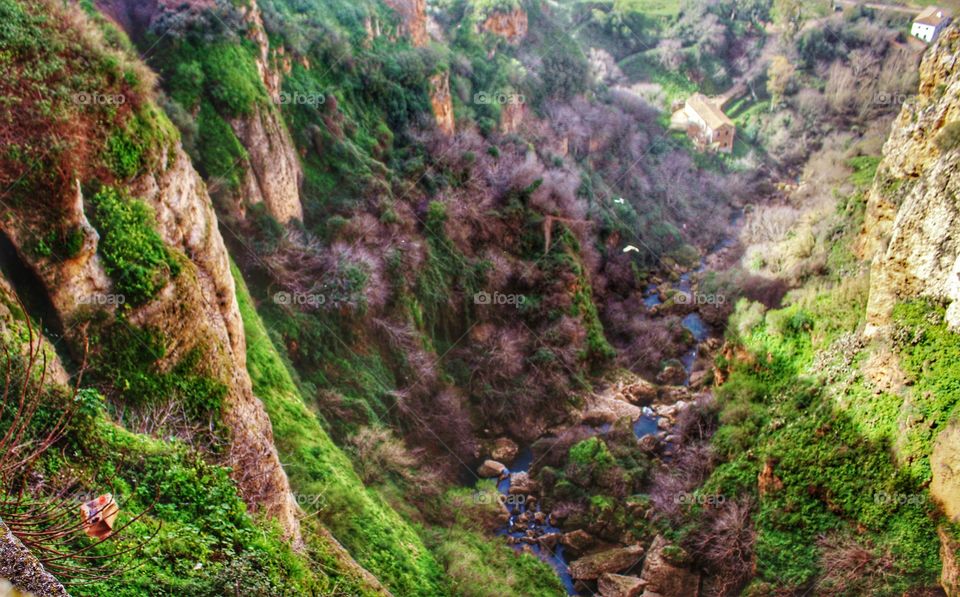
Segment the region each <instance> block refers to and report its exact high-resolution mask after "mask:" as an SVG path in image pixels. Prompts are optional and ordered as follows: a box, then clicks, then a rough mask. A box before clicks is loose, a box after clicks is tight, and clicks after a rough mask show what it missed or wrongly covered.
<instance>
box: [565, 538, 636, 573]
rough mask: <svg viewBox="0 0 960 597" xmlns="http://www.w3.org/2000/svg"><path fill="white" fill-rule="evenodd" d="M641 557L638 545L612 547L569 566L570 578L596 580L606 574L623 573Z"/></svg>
mask: <svg viewBox="0 0 960 597" xmlns="http://www.w3.org/2000/svg"><path fill="white" fill-rule="evenodd" d="M642 557H643V548H642V547H640V546H639V545H631V546H629V547H614V548H612V549H607V550H604V551H601V552H597V553H594V554H590V555H588V556H584V557H582V558H580V559H578V560H575V561H574V562H572V563H571V564H570V576H572V577H573V578H574V579H576V580H596V579H598V578H600V576H602V575H603V574H605V573H608V572H623V571H625V570H628V569H629V568H632V567H633V566H636V565H637V564H638V563H639V562H640V558H642Z"/></svg>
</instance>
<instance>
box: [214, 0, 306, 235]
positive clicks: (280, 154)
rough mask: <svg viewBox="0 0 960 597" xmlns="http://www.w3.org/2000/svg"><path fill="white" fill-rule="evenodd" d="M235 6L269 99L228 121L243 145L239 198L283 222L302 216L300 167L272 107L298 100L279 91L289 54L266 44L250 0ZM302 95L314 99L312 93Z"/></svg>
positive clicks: (281, 122) (261, 23)
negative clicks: (244, 154) (253, 46)
mask: <svg viewBox="0 0 960 597" xmlns="http://www.w3.org/2000/svg"><path fill="white" fill-rule="evenodd" d="M240 10H241V12H242V14H243V19H244V22H245V23H246V25H247V38H248V39H250V40H251V41H252V42H253V43H254V44H256V46H257V50H258V52H257V57H256V61H255V62H256V65H257V72H258V73H259V75H260V80H261V81H262V82H263V86H264V88H265V89H266V90H267V94H268V95H269V97H270V100H271V102H272V103H271V104H269V105H265V106H255V107H254V110H253V112H252V113H251V114H249V115H246V116H242V117H237V118H232V119H231V120H230V126H231V128H233V133H234V134H235V135H236V136H237V139H239V141H240V143H241V144H242V145H243V147H244V148H245V149H246V150H247V167H246V168H245V172H244V179H243V188H242V199H243V200H244V201H246V202H247V203H250V204H256V203H263V204H264V205H265V206H266V208H267V211H268V212H269V213H270V215H272V216H273V217H274V218H276V219H277V221H279V222H281V223H283V224H286V223H288V222H290V221H291V220H294V219H296V220H303V205H302V202H301V201H300V184H301V182H303V171H302V169H301V167H300V159H299V157H298V155H297V151H296V146H295V145H294V143H293V139H292V138H291V136H290V132H289V131H288V130H287V126H286V124H284V122H283V119H282V118H281V116H280V112H279V110H278V109H277V106H278V105H280V104H282V103H286V102H288V101H298V100H299V99H300V98H292V99H291V98H290V97H289V96H286V95H284V94H283V93H282V92H281V90H280V86H281V83H282V72H281V71H283V70H286V69H288V68H289V57H287V56H286V55H285V53H284V52H283V48H277V49H276V50H275V51H274V50H272V49H271V47H270V40H269V38H268V37H267V33H266V30H265V29H264V26H263V17H262V16H261V14H260V9H259V7H258V6H257V3H256V2H255V1H253V0H251V2H250V4H249V5H248V6H244V7H242V8H241V9H240ZM285 64H286V65H287V66H286V68H285V67H284V65H285ZM303 99H304V100H309V101H314V102H317V101H319V99H318V98H312V97H311V98H303Z"/></svg>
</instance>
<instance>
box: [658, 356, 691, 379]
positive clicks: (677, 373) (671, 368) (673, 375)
mask: <svg viewBox="0 0 960 597" xmlns="http://www.w3.org/2000/svg"><path fill="white" fill-rule="evenodd" d="M686 379H687V370H686V369H684V367H683V364H682V363H681V362H680V361H676V360H673V361H670V362H669V363H667V365H666V366H665V367H664V368H663V369H661V370H660V373H658V374H657V381H658V382H660V383H662V384H669V385H679V384H682V383H683V382H684V380H686Z"/></svg>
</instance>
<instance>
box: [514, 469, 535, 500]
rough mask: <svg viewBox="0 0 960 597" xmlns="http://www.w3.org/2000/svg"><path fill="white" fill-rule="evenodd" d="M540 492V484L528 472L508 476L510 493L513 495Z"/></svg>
mask: <svg viewBox="0 0 960 597" xmlns="http://www.w3.org/2000/svg"><path fill="white" fill-rule="evenodd" d="M539 491H540V484H539V483H537V481H536V480H535V479H534V478H532V477H531V476H530V473H528V472H525V471H524V472H520V473H513V474H512V475H510V493H511V494H513V495H519V494H531V493H537V492H539Z"/></svg>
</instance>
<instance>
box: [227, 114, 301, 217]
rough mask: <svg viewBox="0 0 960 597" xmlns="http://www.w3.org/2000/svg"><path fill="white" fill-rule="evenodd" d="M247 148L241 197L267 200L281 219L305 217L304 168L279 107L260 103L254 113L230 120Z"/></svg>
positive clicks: (265, 202)
mask: <svg viewBox="0 0 960 597" xmlns="http://www.w3.org/2000/svg"><path fill="white" fill-rule="evenodd" d="M230 126H231V128H233V133H234V134H235V135H236V136H237V139H239V140H240V143H241V144H242V145H243V146H244V148H245V149H246V150H247V168H246V169H245V171H244V175H243V187H242V190H241V198H242V199H243V200H245V201H246V202H248V203H251V204H257V203H263V204H264V205H266V207H267V211H268V212H269V213H270V215H272V216H273V217H274V218H276V219H277V221H279V222H281V223H283V224H286V223H288V222H290V221H291V220H295V219H296V220H303V204H302V203H301V201H300V183H301V182H302V180H303V172H302V171H301V169H300V160H299V158H298V157H297V152H296V149H295V147H294V144H293V139H291V138H290V133H289V132H288V131H287V127H286V125H285V124H284V123H283V121H282V119H281V118H280V114H279V113H278V111H277V110H276V109H275V108H272V107H265V106H257V108H256V109H255V110H254V112H253V114H251V115H250V116H245V117H243V118H234V119H231V121H230Z"/></svg>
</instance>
